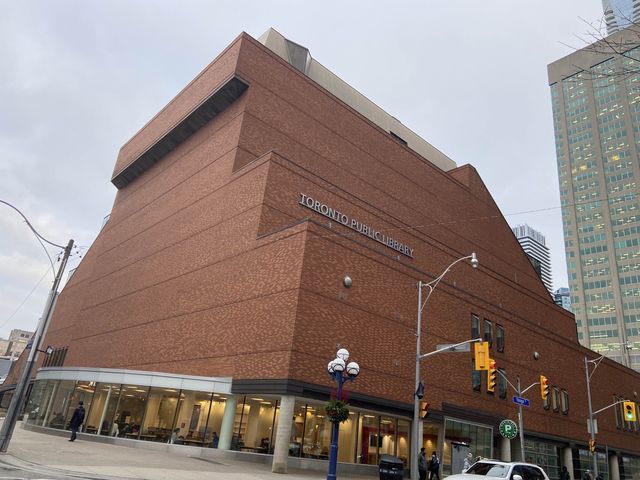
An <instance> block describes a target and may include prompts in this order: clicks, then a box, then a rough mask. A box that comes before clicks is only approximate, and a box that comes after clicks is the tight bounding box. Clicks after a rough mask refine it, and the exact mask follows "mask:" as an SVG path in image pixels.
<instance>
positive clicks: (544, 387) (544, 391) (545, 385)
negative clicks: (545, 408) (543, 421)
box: [540, 375, 549, 400]
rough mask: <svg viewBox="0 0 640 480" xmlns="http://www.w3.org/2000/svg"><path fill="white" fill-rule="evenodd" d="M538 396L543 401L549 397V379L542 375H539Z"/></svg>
mask: <svg viewBox="0 0 640 480" xmlns="http://www.w3.org/2000/svg"><path fill="white" fill-rule="evenodd" d="M540 396H541V397H542V399H543V400H546V399H547V397H548V396H549V379H548V378H547V377H545V376H544V375H540Z"/></svg>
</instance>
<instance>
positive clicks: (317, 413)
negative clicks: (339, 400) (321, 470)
mask: <svg viewBox="0 0 640 480" xmlns="http://www.w3.org/2000/svg"><path fill="white" fill-rule="evenodd" d="M295 411H296V418H295V419H294V424H295V425H296V433H298V432H299V430H300V427H302V430H303V431H304V439H303V444H302V456H303V457H308V458H320V459H326V458H329V447H330V445H331V422H330V421H329V418H328V417H327V415H326V413H325V411H324V407H323V406H322V405H320V404H314V405H308V404H305V403H302V404H297V405H296V410H295ZM298 425H299V426H300V427H299V426H298ZM292 437H293V435H292ZM293 442H294V443H293V444H292V445H293V448H291V450H292V451H293V453H294V454H295V450H296V447H297V445H296V443H295V442H297V439H295V440H293Z"/></svg>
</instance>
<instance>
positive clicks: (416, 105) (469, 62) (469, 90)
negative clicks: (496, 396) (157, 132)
mask: <svg viewBox="0 0 640 480" xmlns="http://www.w3.org/2000/svg"><path fill="white" fill-rule="evenodd" d="M601 18H602V7H601V2H600V0H538V1H536V2H531V1H525V0H500V1H498V0H485V1H479V0H443V1H436V0H430V1H424V0H421V1H396V2H389V1H388V0H387V1H373V0H351V1H344V0H341V1H330V0H324V1H322V2H320V1H317V2H300V1H264V0H261V1H249V0H244V1H242V2H215V1H213V0H211V1H189V0H180V1H179V2H178V1H158V0H154V1H151V0H147V1H136V0H126V1H125V0H122V1H107V0H102V1H90V0H80V1H60V0H58V1H55V2H53V1H46V0H42V1H28V0H20V1H18V2H5V3H4V4H3V9H2V15H0V62H1V64H0V199H1V200H5V201H8V202H10V203H12V204H14V205H15V206H17V207H18V208H19V209H21V210H22V211H23V212H24V214H25V215H26V216H27V218H29V220H30V221H31V223H32V224H33V225H34V227H35V228H36V229H37V230H38V231H39V232H40V233H41V234H42V235H43V236H44V237H46V238H47V239H49V240H51V241H53V242H54V243H58V244H62V245H65V244H66V243H67V241H68V240H69V239H70V238H73V239H75V241H76V243H77V244H79V245H80V246H83V247H88V246H90V245H91V242H92V241H93V239H94V238H95V236H96V235H97V233H98V230H99V228H100V226H101V224H102V220H103V217H104V216H105V215H108V214H109V211H110V209H111V205H112V203H113V199H114V195H115V191H116V190H115V187H113V186H112V185H111V183H110V182H109V180H110V177H111V173H112V170H113V166H114V162H115V159H116V156H117V153H118V150H119V148H120V146H121V145H122V144H123V143H124V142H126V141H127V140H128V139H129V138H130V137H131V136H132V135H133V134H134V133H135V132H136V131H137V130H138V129H139V128H140V127H141V126H142V125H144V123H146V122H147V121H148V120H149V119H150V118H151V117H152V116H153V115H154V114H155V113H156V112H157V111H158V110H160V109H161V108H162V107H163V106H164V105H165V104H166V103H167V102H168V101H169V100H171V98H173V97H174V96H175V95H176V94H177V93H178V92H179V90H180V89H182V88H183V87H184V86H185V85H186V84H187V83H188V82H189V81H190V80H191V79H192V78H193V77H194V76H195V75H196V74H198V72H200V71H201V70H202V69H203V68H204V67H205V66H206V65H207V64H208V63H209V62H210V61H211V60H213V58H214V57H216V56H217V55H218V54H219V53H220V52H221V51H222V50H223V49H224V48H225V47H226V46H227V45H228V44H229V43H231V41H232V40H233V39H234V38H235V37H236V36H237V35H238V34H239V33H240V32H241V31H246V32H247V33H249V34H250V35H252V36H254V37H256V38H257V37H259V36H260V35H261V34H262V33H263V32H264V31H265V30H267V29H268V28H269V27H274V28H275V29H276V30H278V31H279V32H280V33H282V34H283V35H284V36H285V37H287V38H289V39H291V40H293V41H295V42H297V43H299V44H301V45H304V46H306V47H307V48H309V50H310V52H311V55H312V56H313V58H315V59H316V60H317V61H319V62H320V63H322V64H323V65H325V66H326V67H327V68H329V69H330V70H332V71H333V72H335V73H336V74H337V75H338V76H340V77H341V78H343V79H344V80H345V81H347V82H348V83H349V84H351V85H352V86H354V87H355V88H356V89H358V90H359V91H360V92H362V93H363V94H364V95H365V96H367V97H369V98H370V99H371V100H373V101H374V102H375V103H377V104H378V105H380V106H381V107H382V108H384V109H385V110H386V111H387V112H389V113H390V114H392V115H394V116H395V117H396V118H398V119H399V120H400V121H402V122H403V123H404V124H405V125H407V126H408V127H409V128H411V129H412V130H414V131H415V132H416V133H418V134H419V135H421V136H422V137H423V138H425V139H426V140H427V141H428V142H430V143H431V144H433V145H434V146H436V147H437V148H439V149H440V150H442V151H443V152H444V153H445V154H447V155H448V156H449V157H451V158H452V159H453V160H454V161H455V162H456V163H457V164H458V165H463V164H466V163H470V164H472V165H473V166H475V167H476V169H477V170H478V172H479V173H480V175H481V176H482V178H483V179H484V181H485V183H486V184H487V186H488V188H489V190H490V192H491V193H492V195H493V197H494V198H495V200H496V202H497V203H498V205H499V207H500V209H501V210H502V213H503V214H504V215H505V216H506V219H507V221H508V222H509V224H510V225H516V224H519V223H528V224H529V225H531V226H532V227H534V228H536V229H538V230H539V231H541V232H542V233H543V234H544V235H545V236H546V238H547V245H548V246H549V247H550V249H551V255H552V264H553V267H552V268H553V279H554V287H556V288H557V287H560V286H566V284H567V275H566V268H565V263H564V247H563V239H562V226H561V220H560V208H559V205H560V199H559V194H558V184H557V176H556V160H555V149H554V139H553V126H552V118H551V106H550V95H549V87H548V85H547V69H546V67H547V64H549V63H550V62H552V61H554V60H557V59H559V58H561V57H563V56H565V55H568V54H569V53H571V52H572V51H573V50H572V49H571V48H570V47H569V46H567V45H566V44H570V45H572V46H574V47H579V46H581V42H580V40H579V39H577V38H576V36H578V37H583V38H584V34H585V32H588V31H589V30H590V29H589V27H588V25H587V24H586V23H585V21H589V22H599V21H600V19H601ZM536 211H537V212H536ZM519 212H528V213H519ZM48 250H49V252H50V254H51V256H52V257H53V260H54V262H55V255H57V254H58V253H59V249H56V248H49V249H48ZM83 250H84V249H81V252H82V251H83ZM74 257H76V259H75V260H73V262H72V263H75V264H77V261H78V260H77V257H78V255H74ZM71 266H73V265H71ZM48 269H49V271H48V272H47V270H48ZM40 280H41V281H40ZM52 280H53V274H52V273H51V271H50V264H49V260H48V259H47V256H46V255H45V253H44V251H43V249H42V247H41V246H40V245H39V244H38V243H37V241H36V239H35V237H34V236H33V235H32V234H31V233H30V231H29V230H28V228H27V226H26V225H25V224H24V222H23V221H22V219H21V218H20V216H19V215H18V214H17V213H16V212H14V211H13V210H11V209H10V208H8V207H6V206H4V205H1V204H0V337H5V338H6V337H7V336H8V334H9V332H10V330H11V329H13V328H22V329H27V330H30V329H34V328H35V326H36V323H37V319H38V318H39V317H40V315H41V313H42V309H43V307H44V304H45V301H46V297H47V292H48V290H49V289H50V287H51V284H52ZM39 281H40V283H39V284H38V282H39ZM36 285H38V286H37V287H36ZM34 288H35V289H34ZM32 290H33V293H32V294H31V295H30V296H29V293H30V292H31V291H32ZM25 299H26V301H25ZM23 303H24V304H23ZM21 305H22V306H21Z"/></svg>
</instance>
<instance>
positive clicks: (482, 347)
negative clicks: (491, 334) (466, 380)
mask: <svg viewBox="0 0 640 480" xmlns="http://www.w3.org/2000/svg"><path fill="white" fill-rule="evenodd" d="M473 353H474V355H475V360H476V367H475V368H476V370H489V361H490V360H491V359H490V358H489V342H476V343H474V344H473Z"/></svg>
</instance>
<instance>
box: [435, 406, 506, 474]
mask: <svg viewBox="0 0 640 480" xmlns="http://www.w3.org/2000/svg"><path fill="white" fill-rule="evenodd" d="M444 425H445V426H444V445H443V452H442V455H441V462H442V473H443V474H444V475H445V476H446V475H452V474H455V473H461V472H462V466H463V464H464V457H465V456H466V455H467V453H471V454H472V455H473V458H476V457H483V458H493V455H492V452H493V429H492V428H491V427H487V426H484V425H477V424H473V423H466V422H461V421H459V420H453V419H449V418H447V419H445V424H444Z"/></svg>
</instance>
